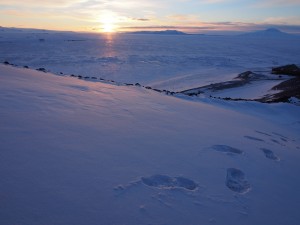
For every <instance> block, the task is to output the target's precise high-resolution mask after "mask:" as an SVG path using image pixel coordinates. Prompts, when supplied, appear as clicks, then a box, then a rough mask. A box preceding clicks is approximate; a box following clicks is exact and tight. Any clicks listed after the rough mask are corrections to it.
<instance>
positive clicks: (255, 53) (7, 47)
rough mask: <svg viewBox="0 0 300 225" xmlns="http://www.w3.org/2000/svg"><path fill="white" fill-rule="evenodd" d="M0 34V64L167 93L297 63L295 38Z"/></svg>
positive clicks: (298, 49)
mask: <svg viewBox="0 0 300 225" xmlns="http://www.w3.org/2000/svg"><path fill="white" fill-rule="evenodd" d="M17 31H18V30H11V29H4V30H2V31H1V30H0V62H1V61H2V62H3V61H9V62H11V63H14V64H17V65H19V66H25V65H26V66H29V67H31V68H39V67H44V68H46V69H48V70H51V71H52V72H54V73H60V72H63V73H67V74H77V75H83V76H96V77H102V78H105V79H110V80H115V81H117V82H127V83H136V82H139V83H141V84H143V85H148V86H152V87H154V88H159V89H167V90H170V91H182V90H187V89H191V88H196V87H200V86H204V85H208V84H211V83H217V82H221V81H227V80H230V79H231V78H233V77H236V76H237V75H238V74H239V73H242V72H245V71H247V70H270V68H271V67H272V66H278V65H285V64H291V63H295V64H300V61H299V59H300V37H298V36H295V37H294V38H290V37H289V36H288V37H281V38H272V37H270V38H265V39H263V38H259V37H258V38H253V37H252V36H251V37H249V38H248V37H247V36H209V35H154V34H153V35H149V34H148V35H140V34H139V35H134V34H114V35H112V34H110V35H101V34H79V33H78V34H76V33H67V32H49V31H44V32H43V31H38V32H37V31H34V30H26V29H24V30H22V31H18V32H17Z"/></svg>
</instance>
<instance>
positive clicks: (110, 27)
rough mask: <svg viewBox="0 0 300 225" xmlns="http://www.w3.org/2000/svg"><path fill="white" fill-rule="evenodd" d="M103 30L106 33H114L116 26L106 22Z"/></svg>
mask: <svg viewBox="0 0 300 225" xmlns="http://www.w3.org/2000/svg"><path fill="white" fill-rule="evenodd" d="M102 30H103V32H105V33H113V32H115V26H114V24H112V23H104V24H103V27H102Z"/></svg>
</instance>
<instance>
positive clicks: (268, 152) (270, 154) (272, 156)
mask: <svg viewBox="0 0 300 225" xmlns="http://www.w3.org/2000/svg"><path fill="white" fill-rule="evenodd" d="M261 150H262V151H263V153H264V154H265V156H266V157H267V158H268V159H272V160H275V161H280V158H279V157H278V156H277V155H275V154H274V152H273V151H271V150H269V149H266V148H261Z"/></svg>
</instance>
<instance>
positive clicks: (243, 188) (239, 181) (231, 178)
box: [226, 168, 251, 194]
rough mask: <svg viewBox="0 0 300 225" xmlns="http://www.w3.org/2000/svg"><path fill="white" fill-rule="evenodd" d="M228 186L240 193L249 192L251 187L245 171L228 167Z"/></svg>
mask: <svg viewBox="0 0 300 225" xmlns="http://www.w3.org/2000/svg"><path fill="white" fill-rule="evenodd" d="M226 186H227V187H228V188H229V189H230V190H232V191H234V192H237V193H240V194H243V193H246V192H248V191H249V190H250V188H251V187H250V184H249V182H248V181H247V180H246V179H245V174H244V172H243V171H241V170H239V169H236V168H228V169H227V176H226Z"/></svg>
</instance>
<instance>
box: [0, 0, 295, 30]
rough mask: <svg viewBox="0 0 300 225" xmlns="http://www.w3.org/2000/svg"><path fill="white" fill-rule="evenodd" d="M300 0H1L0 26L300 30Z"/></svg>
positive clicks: (102, 28) (100, 28)
mask: <svg viewBox="0 0 300 225" xmlns="http://www.w3.org/2000/svg"><path fill="white" fill-rule="evenodd" d="M299 12H300V0H43V1H36V0H9V1H8V0H0V26H4V27H22V28H42V29H52V30H71V31H94V32H115V31H134V30H165V29H177V30H182V31H185V32H190V33H203V32H208V31H250V30H259V29H264V28H268V27H277V28H280V29H282V30H284V31H287V32H292V33H300V13H299Z"/></svg>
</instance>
